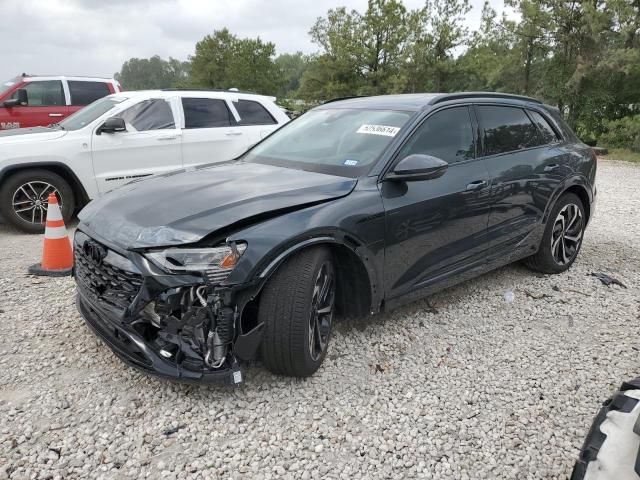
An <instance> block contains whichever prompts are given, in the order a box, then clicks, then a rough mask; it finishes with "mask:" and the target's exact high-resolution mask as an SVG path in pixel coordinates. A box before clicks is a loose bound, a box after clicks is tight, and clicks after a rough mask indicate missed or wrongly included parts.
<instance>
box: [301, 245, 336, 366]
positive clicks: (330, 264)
mask: <svg viewBox="0 0 640 480" xmlns="http://www.w3.org/2000/svg"><path fill="white" fill-rule="evenodd" d="M325 264H326V265H327V266H328V268H329V269H330V271H331V274H332V275H333V288H334V292H333V311H332V314H331V322H330V323H329V332H328V334H327V343H326V346H325V348H324V351H323V352H322V354H321V355H320V357H318V359H317V360H314V359H313V358H312V357H311V352H310V351H309V328H307V329H306V334H305V343H304V359H305V363H306V367H307V368H306V370H312V371H316V370H317V369H318V368H319V367H320V365H321V364H322V362H323V361H324V359H325V357H326V356H327V352H328V351H329V344H330V342H331V332H332V331H333V321H334V319H335V295H336V292H335V289H336V269H335V265H334V264H333V259H332V257H331V255H330V254H329V252H327V251H324V255H323V256H322V260H321V261H320V262H318V264H317V265H316V268H315V269H314V271H313V275H312V278H313V279H314V280H315V278H316V277H317V275H318V273H319V272H320V269H321V268H322V266H323V265H325ZM309 287H310V288H309V290H310V293H309V296H308V299H307V300H308V307H307V316H306V318H307V323H308V322H309V321H310V320H311V318H310V317H311V301H312V300H313V287H314V285H313V284H311V285H310V286H309Z"/></svg>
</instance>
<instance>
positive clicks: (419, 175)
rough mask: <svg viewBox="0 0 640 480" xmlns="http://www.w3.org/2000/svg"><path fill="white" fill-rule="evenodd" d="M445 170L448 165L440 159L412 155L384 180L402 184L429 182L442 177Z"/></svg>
mask: <svg viewBox="0 0 640 480" xmlns="http://www.w3.org/2000/svg"><path fill="white" fill-rule="evenodd" d="M447 168H449V164H448V163H447V162H445V161H444V160H441V159H440V158H437V157H432V156H431V155H423V154H420V153H414V154H413V155H409V156H407V157H404V158H403V159H402V160H400V161H399V162H398V163H397V164H396V166H395V167H394V169H393V172H391V173H389V174H388V175H387V177H386V178H387V179H388V180H398V181H404V182H410V181H415V180H430V179H432V178H438V177H441V176H442V175H444V172H446V171H447Z"/></svg>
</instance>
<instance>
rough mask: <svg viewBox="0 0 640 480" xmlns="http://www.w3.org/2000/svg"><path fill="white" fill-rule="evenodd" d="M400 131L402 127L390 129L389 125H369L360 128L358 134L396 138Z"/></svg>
mask: <svg viewBox="0 0 640 480" xmlns="http://www.w3.org/2000/svg"><path fill="white" fill-rule="evenodd" d="M399 131H400V127H390V126H388V125H367V124H364V125H362V126H360V128H359V129H358V131H357V132H356V133H368V134H370V135H384V136H385V137H395V136H396V133H398V132H399Z"/></svg>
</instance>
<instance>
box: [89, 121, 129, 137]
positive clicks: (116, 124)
mask: <svg viewBox="0 0 640 480" xmlns="http://www.w3.org/2000/svg"><path fill="white" fill-rule="evenodd" d="M126 131H127V126H126V125H125V123H124V119H122V118H120V117H111V118H107V119H106V120H105V121H104V123H103V124H102V125H101V126H100V128H98V130H97V131H96V135H100V134H101V133H116V132H126Z"/></svg>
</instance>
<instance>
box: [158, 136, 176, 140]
mask: <svg viewBox="0 0 640 480" xmlns="http://www.w3.org/2000/svg"><path fill="white" fill-rule="evenodd" d="M179 136H180V135H164V136H162V137H158V140H175V139H176V138H178V137H179Z"/></svg>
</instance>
